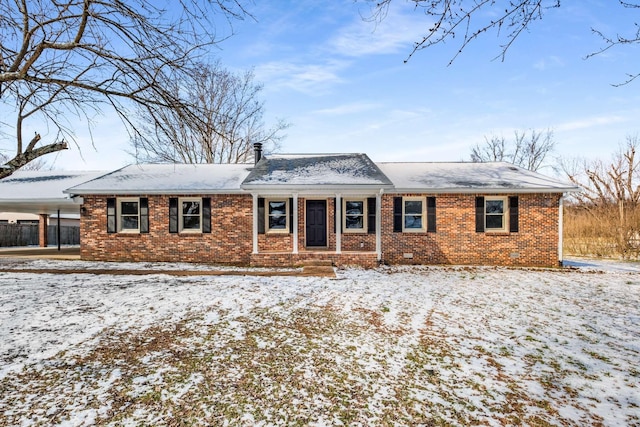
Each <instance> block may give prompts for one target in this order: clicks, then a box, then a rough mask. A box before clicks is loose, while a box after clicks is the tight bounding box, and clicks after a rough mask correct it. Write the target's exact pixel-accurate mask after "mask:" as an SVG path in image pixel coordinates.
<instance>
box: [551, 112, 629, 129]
mask: <svg viewBox="0 0 640 427" xmlns="http://www.w3.org/2000/svg"><path fill="white" fill-rule="evenodd" d="M626 121H629V118H628V117H624V116H621V115H616V114H613V115H608V116H595V117H587V118H584V119H581V120H573V121H570V122H565V123H561V124H559V125H557V126H554V127H553V129H554V130H555V131H558V132H569V131H575V130H579V129H588V128H593V127H596V126H607V125H610V124H614V123H623V122H626Z"/></svg>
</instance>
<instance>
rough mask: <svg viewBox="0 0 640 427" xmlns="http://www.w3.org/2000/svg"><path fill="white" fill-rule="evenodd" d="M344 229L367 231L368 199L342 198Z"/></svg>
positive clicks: (350, 231) (347, 231)
mask: <svg viewBox="0 0 640 427" xmlns="http://www.w3.org/2000/svg"><path fill="white" fill-rule="evenodd" d="M342 225H343V226H342V230H343V231H344V232H345V233H362V232H366V231H367V200H366V199H355V198H354V199H351V198H344V199H342Z"/></svg>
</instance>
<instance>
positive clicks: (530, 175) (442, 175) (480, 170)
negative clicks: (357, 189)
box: [377, 162, 579, 193]
mask: <svg viewBox="0 0 640 427" xmlns="http://www.w3.org/2000/svg"><path fill="white" fill-rule="evenodd" d="M377 165H378V167H380V169H381V170H382V172H384V174H385V175H387V176H388V177H389V179H390V180H391V182H393V185H394V186H395V191H403V192H411V191H425V190H426V191H430V192H438V193H451V192H452V193H464V192H467V193H468V192H477V191H479V190H481V191H483V192H487V191H491V192H496V193H500V192H513V191H518V192H534V191H535V192H552V193H555V192H558V193H561V192H568V191H578V190H579V189H578V187H576V186H574V185H573V184H568V183H565V182H562V181H559V180H556V179H554V178H550V177H547V176H545V175H542V174H539V173H536V172H532V171H529V170H526V169H523V168H519V167H517V166H514V165H512V164H510V163H505V162H488V163H470V162H455V163H377Z"/></svg>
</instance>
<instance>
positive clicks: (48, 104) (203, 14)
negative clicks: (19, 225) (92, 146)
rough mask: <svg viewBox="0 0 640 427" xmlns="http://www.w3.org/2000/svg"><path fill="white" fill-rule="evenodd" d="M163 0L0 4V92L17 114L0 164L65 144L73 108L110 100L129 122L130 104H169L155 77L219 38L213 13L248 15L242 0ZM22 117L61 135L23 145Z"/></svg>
mask: <svg viewBox="0 0 640 427" xmlns="http://www.w3.org/2000/svg"><path fill="white" fill-rule="evenodd" d="M247 1H250V0H247ZM166 5H167V7H170V9H165V8H164V7H162V6H158V3H157V2H155V1H153V0H128V1H126V2H125V1H120V0H116V1H113V0H60V1H55V2H54V1H49V0H6V1H3V2H0V40H1V43H0V100H1V103H2V104H1V105H2V106H3V107H4V109H5V110H13V111H15V114H16V120H15V121H14V122H13V126H15V128H14V129H13V130H14V132H15V139H14V141H15V142H14V144H15V145H14V146H15V147H16V155H15V157H14V159H13V160H15V161H13V160H10V161H9V162H8V163H7V166H8V167H9V169H5V171H7V170H10V171H12V170H15V169H17V168H18V167H21V166H23V165H24V164H25V163H24V162H25V161H27V162H28V161H32V160H34V159H35V158H37V156H42V155H45V154H47V153H50V152H52V151H51V150H55V149H60V147H62V146H65V147H66V145H67V144H66V143H63V142H61V141H62V140H63V139H64V140H69V141H74V142H75V139H74V135H73V122H74V120H73V118H72V116H79V117H80V118H81V119H86V120H88V121H90V120H91V117H92V116H93V115H95V114H97V113H99V112H100V111H101V107H103V106H108V107H109V108H113V109H114V110H115V111H116V112H117V113H118V114H119V115H120V116H121V117H122V118H123V120H124V123H125V126H132V125H133V122H131V121H130V120H128V117H129V116H130V113H129V111H130V109H131V108H132V107H133V106H134V105H143V106H157V107H158V108H160V107H162V108H177V107H178V106H179V105H180V103H181V99H180V97H178V96H176V94H175V93H173V92H171V91H168V90H166V89H165V88H164V87H163V86H162V85H161V84H160V79H161V78H164V77H165V76H172V77H173V78H177V79H180V78H182V77H181V76H184V75H185V74H186V73H189V72H190V70H191V69H192V68H193V65H194V63H195V62H197V61H198V60H200V58H202V57H204V56H206V55H208V54H209V50H210V49H209V47H210V46H212V45H215V44H216V43H219V42H220V41H221V40H223V39H224V38H225V36H221V35H219V34H217V33H216V28H218V29H219V26H217V25H216V22H217V21H218V22H219V20H218V19H217V18H220V17H224V18H226V20H227V23H229V24H230V23H231V22H232V21H233V20H235V19H243V18H244V17H246V16H250V15H249V14H248V12H247V10H246V9H245V7H244V6H243V4H242V3H241V0H193V1H188V2H187V1H186V0H179V1H176V2H167V3H166ZM228 29H229V30H230V31H231V32H232V27H231V26H229V28H228ZM229 35H230V34H229ZM227 36H228V35H227ZM27 121H28V122H29V124H30V126H34V124H35V125H36V126H37V127H41V126H47V127H53V128H54V129H55V130H56V131H57V132H56V133H57V134H58V135H59V136H60V137H61V139H60V140H59V141H54V142H51V143H49V144H47V145H44V146H42V147H40V148H38V147H37V146H36V145H27V147H26V148H25V146H24V144H23V143H22V139H23V137H22V133H23V131H24V128H25V126H26V125H27V123H26V122H27ZM130 131H131V130H130ZM134 133H135V131H134ZM76 145H78V144H77V143H76ZM34 156H36V157H34ZM3 173H6V172H3Z"/></svg>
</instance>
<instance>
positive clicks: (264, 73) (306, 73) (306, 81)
mask: <svg viewBox="0 0 640 427" xmlns="http://www.w3.org/2000/svg"><path fill="white" fill-rule="evenodd" d="M347 65H348V64H347V63H346V62H344V61H327V62H325V63H317V64H296V63H294V62H287V61H282V62H267V63H265V64H261V65H259V66H258V67H256V69H255V73H256V77H257V80H259V81H261V82H263V83H265V86H266V87H268V88H269V90H271V91H273V90H278V89H282V88H289V89H293V90H295V91H298V92H303V93H306V94H311V95H313V94H318V93H324V92H326V91H327V89H328V88H329V87H330V86H331V85H334V84H336V83H341V82H342V81H343V80H342V78H341V77H339V75H338V72H339V71H341V70H343V69H344V68H346V67H347Z"/></svg>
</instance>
